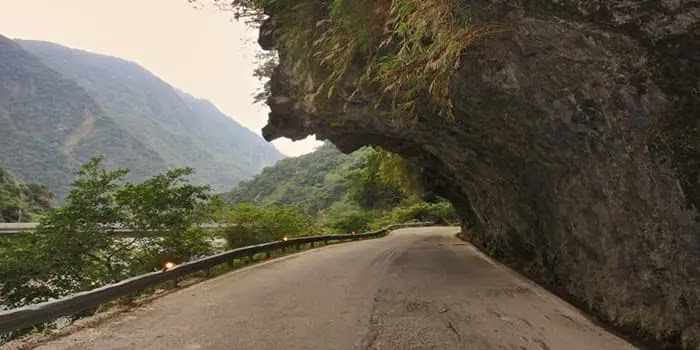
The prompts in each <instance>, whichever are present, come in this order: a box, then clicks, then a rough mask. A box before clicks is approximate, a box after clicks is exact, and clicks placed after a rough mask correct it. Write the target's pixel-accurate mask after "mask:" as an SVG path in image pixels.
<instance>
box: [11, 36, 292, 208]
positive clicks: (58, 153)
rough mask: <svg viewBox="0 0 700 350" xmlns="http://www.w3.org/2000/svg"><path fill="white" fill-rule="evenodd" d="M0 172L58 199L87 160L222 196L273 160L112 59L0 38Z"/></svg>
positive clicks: (199, 108)
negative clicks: (176, 176) (184, 176)
mask: <svg viewBox="0 0 700 350" xmlns="http://www.w3.org/2000/svg"><path fill="white" fill-rule="evenodd" d="M0 149H2V156H1V157H0V166H3V167H5V168H7V169H9V170H11V171H12V172H13V173H15V174H16V175H17V176H18V177H20V178H21V179H24V180H28V181H35V182H41V183H45V184H47V185H49V186H50V187H51V189H52V190H53V191H54V192H55V193H56V196H57V197H58V198H59V199H60V198H62V197H63V196H64V195H65V193H66V191H67V188H68V184H69V183H70V181H71V180H72V178H73V172H74V171H75V170H76V169H77V168H78V166H79V165H80V164H82V163H84V162H85V161H87V160H88V159H90V157H92V156H95V155H98V154H101V155H104V157H105V160H104V163H105V165H107V166H109V167H126V168H129V169H131V177H132V178H133V179H143V178H145V177H146V176H148V175H153V174H155V173H156V172H160V171H163V170H165V169H168V168H173V167H184V166H189V167H192V168H194V169H195V171H196V174H195V176H194V178H193V180H194V182H196V183H201V184H209V185H212V187H213V188H214V189H215V190H219V191H221V190H224V189H229V188H231V187H232V186H234V185H235V184H237V183H238V182H239V181H241V180H244V179H246V178H250V177H251V176H253V175H254V174H256V173H257V172H259V171H260V169H262V168H263V167H265V166H267V165H270V164H273V163H274V162H275V161H277V160H279V159H281V158H283V155H282V154H281V153H279V152H278V151H277V150H276V149H275V148H274V147H273V146H272V145H271V144H269V143H267V142H265V141H264V140H263V139H262V138H261V137H259V136H257V135H255V134H254V133H253V132H251V131H250V130H248V129H246V128H244V127H242V126H240V125H239V124H238V123H236V122H235V121H234V120H233V119H230V118H228V117H227V116H225V115H224V114H222V113H221V112H220V111H219V110H217V109H216V107H214V106H213V105H212V104H211V103H209V102H208V101H206V100H199V99H196V98H194V97H192V96H189V95H187V94H186V93H183V92H181V91H179V90H177V89H175V88H173V87H172V86H170V85H168V84H167V83H165V82H164V81H162V80H161V79H159V78H158V77H156V76H154V75H153V74H151V73H150V72H148V71H146V70H145V69H143V68H141V67H140V66H138V65H136V64H134V63H131V62H128V61H125V60H121V59H118V58H114V57H109V56H104V55H97V54H92V53H88V52H85V51H80V50H74V49H69V48H66V47H62V46H59V45H55V44H51V43H45V42H37V41H19V40H17V41H11V40H9V39H7V38H4V37H0Z"/></svg>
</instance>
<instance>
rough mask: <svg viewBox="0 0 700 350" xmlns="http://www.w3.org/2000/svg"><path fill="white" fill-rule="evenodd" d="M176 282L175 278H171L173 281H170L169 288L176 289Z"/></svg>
mask: <svg viewBox="0 0 700 350" xmlns="http://www.w3.org/2000/svg"><path fill="white" fill-rule="evenodd" d="M177 282H178V280H177V277H175V278H173V279H172V280H171V281H170V284H171V286H172V287H173V289H175V288H177Z"/></svg>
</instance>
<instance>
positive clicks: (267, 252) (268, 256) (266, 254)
mask: <svg viewBox="0 0 700 350" xmlns="http://www.w3.org/2000/svg"><path fill="white" fill-rule="evenodd" d="M269 258H270V251H266V252H265V259H269Z"/></svg>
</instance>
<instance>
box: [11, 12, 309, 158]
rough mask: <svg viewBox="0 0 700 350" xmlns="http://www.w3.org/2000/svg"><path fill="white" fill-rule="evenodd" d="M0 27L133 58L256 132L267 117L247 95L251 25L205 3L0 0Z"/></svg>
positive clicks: (287, 145) (251, 86)
mask: <svg viewBox="0 0 700 350" xmlns="http://www.w3.org/2000/svg"><path fill="white" fill-rule="evenodd" d="M205 1H206V0H205ZM0 34H2V35H4V36H7V37H10V38H18V39H33V40H44V41H50V42H54V43H57V44H60V45H64V46H68V47H72V48H77V49H83V50H86V51H90V52H95V53H100V54H107V55H111V56H116V57H119V58H123V59H126V60H129V61H133V62H136V63H138V64H139V65H141V66H143V67H144V68H146V69H147V70H149V71H151V72H152V73H154V74H155V75H157V76H158V77H160V78H161V79H163V80H164V81H166V82H168V83H169V84H170V85H172V86H174V87H177V88H179V89H181V90H184V91H186V92H188V93H190V94H192V95H194V96H197V97H200V98H206V99H208V100H210V101H211V102H213V103H214V104H215V105H216V106H217V107H218V108H219V109H220V110H221V111H223V112H224V113H226V114H227V115H229V116H230V117H232V118H233V119H235V120H236V121H238V122H239V123H240V124H242V125H243V126H245V127H247V128H249V129H251V130H252V131H254V132H255V133H257V134H260V133H261V132H260V130H261V129H262V127H263V126H264V125H265V124H266V122H267V113H268V109H267V106H264V105H260V104H254V103H253V99H252V94H253V93H255V91H257V90H258V89H259V88H260V87H261V86H262V84H263V82H261V81H259V80H258V79H257V78H255V77H253V76H252V73H253V69H254V68H255V62H254V58H255V53H256V51H257V50H259V48H258V45H257V42H256V40H257V31H256V30H255V29H252V28H249V27H248V26H247V25H246V24H245V23H243V21H241V22H237V21H235V20H233V19H232V14H231V13H227V12H224V11H220V10H218V9H216V8H214V7H212V6H204V7H201V6H200V8H195V7H194V6H193V5H192V4H190V3H189V2H188V1H187V0H60V1H56V0H0ZM273 143H274V145H275V146H276V147H277V149H279V150H280V151H281V152H283V153H285V154H287V155H290V156H296V155H301V154H304V153H308V152H311V151H312V150H313V149H314V148H315V147H317V146H319V145H320V144H321V142H319V141H316V140H315V138H313V137H309V138H307V139H306V140H303V141H298V142H292V141H291V140H288V139H280V140H276V141H274V142H273ZM232 151H233V150H232Z"/></svg>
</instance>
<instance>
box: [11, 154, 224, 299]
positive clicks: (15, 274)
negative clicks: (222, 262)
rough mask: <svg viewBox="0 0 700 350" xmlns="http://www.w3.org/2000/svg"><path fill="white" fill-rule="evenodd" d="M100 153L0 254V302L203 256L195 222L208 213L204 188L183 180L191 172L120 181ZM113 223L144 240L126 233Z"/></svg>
mask: <svg viewBox="0 0 700 350" xmlns="http://www.w3.org/2000/svg"><path fill="white" fill-rule="evenodd" d="M101 161H102V158H101V157H96V158H93V159H92V160H90V161H89V162H88V163H86V164H85V165H83V166H82V168H81V169H80V171H79V172H78V173H77V177H76V179H75V181H74V182H73V184H72V189H71V191H70V193H69V194H68V196H67V197H66V205H65V206H64V207H61V208H56V209H54V210H53V211H51V212H50V213H49V214H48V215H47V216H46V217H45V218H43V219H42V220H41V222H40V224H39V227H38V228H37V230H36V232H35V233H34V234H31V235H23V236H20V237H19V238H18V239H13V240H11V241H9V242H6V246H7V248H6V249H3V250H1V251H0V276H3V281H2V284H1V285H0V299H2V300H3V302H4V303H6V304H8V305H9V306H11V307H18V306H22V305H26V304H32V303H36V302H40V301H45V300H47V299H50V298H57V297H60V296H64V295H67V294H71V293H75V292H78V291H82V290H87V289H93V288H95V287H98V286H101V285H104V284H108V283H112V282H115V281H118V280H121V279H124V278H126V277H129V276H132V275H134V274H138V273H143V272H145V271H149V270H151V269H153V268H154V267H158V266H159V265H160V264H161V263H162V262H164V259H173V260H177V261H178V262H180V261H184V260H188V259H190V258H192V257H194V256H197V255H199V254H205V253H207V252H208V251H209V249H210V246H209V242H208V240H207V236H206V235H204V234H202V232H200V231H199V230H198V229H196V228H193V226H194V224H196V223H199V222H201V221H202V220H203V219H204V218H205V217H206V215H205V210H206V208H207V204H206V200H207V194H206V191H207V190H208V188H207V187H205V186H194V185H190V184H189V183H187V181H186V179H184V177H185V176H186V175H189V174H191V172H192V170H191V169H175V170H171V171H169V172H166V173H164V174H160V175H156V176H154V177H152V178H150V179H148V180H146V181H144V182H143V183H140V184H131V183H124V177H125V176H126V174H127V173H128V171H127V170H125V169H118V170H105V169H104V168H102V166H101ZM117 226H122V227H127V228H131V229H132V230H135V231H139V232H141V233H142V234H143V235H144V236H145V237H143V236H139V235H136V236H135V237H123V236H120V235H118V234H117V232H115V229H116V227H117Z"/></svg>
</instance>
